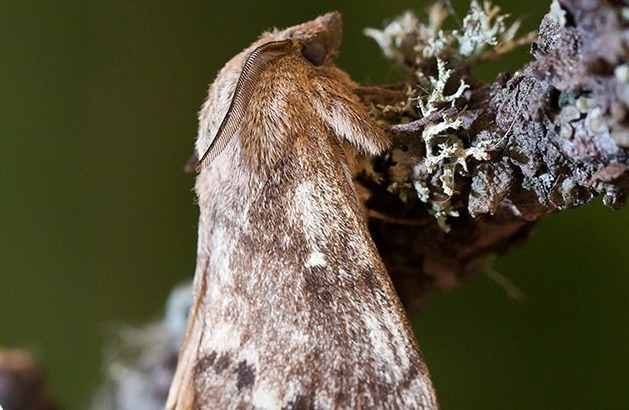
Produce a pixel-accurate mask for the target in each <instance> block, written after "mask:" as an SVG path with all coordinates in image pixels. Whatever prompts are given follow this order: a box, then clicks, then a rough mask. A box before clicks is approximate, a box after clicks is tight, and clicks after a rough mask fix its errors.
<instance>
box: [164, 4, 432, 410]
mask: <svg viewBox="0 0 629 410" xmlns="http://www.w3.org/2000/svg"><path fill="white" fill-rule="evenodd" d="M341 36H342V22H341V16H340V14H339V13H337V12H333V13H329V14H325V15H323V16H320V17H318V18H316V19H315V20H313V21H310V22H307V23H303V24H300V25H297V26H294V27H290V28H287V29H284V30H274V31H270V32H265V33H263V34H262V35H261V37H260V38H259V39H258V40H257V41H256V42H254V43H253V44H252V45H251V46H249V47H248V48H246V49H245V50H243V51H242V52H241V53H240V54H238V55H237V56H235V57H234V58H233V59H232V60H231V61H229V62H228V63H227V64H226V65H225V66H224V67H223V68H222V69H221V70H220V72H219V73H218V76H217V77H216V80H215V81H214V83H213V84H212V85H211V86H210V89H209V95H208V98H207V101H206V102H205V104H204V105H203V107H202V109H201V111H200V114H199V117H200V121H199V134H198V138H197V141H196V146H195V154H196V158H198V161H197V162H196V169H197V170H198V171H199V174H198V176H197V179H196V183H195V190H196V194H197V196H198V203H199V208H200V218H199V228H198V229H199V239H198V247H197V265H196V271H195V278H194V300H193V303H192V307H191V310H190V315H189V319H188V327H187V331H186V336H185V339H184V342H183V344H182V347H181V350H180V352H179V362H178V366H177V370H176V373H175V377H174V380H173V383H172V386H171V389H170V392H169V398H168V403H167V408H168V409H252V408H255V409H332V408H335V409H356V408H362V409H368V408H373V409H399V408H407V409H434V408H437V404H436V399H435V393H434V390H433V388H432V384H431V381H430V377H429V374H428V370H427V368H426V365H425V363H424V360H423V358H422V356H421V353H420V351H419V348H418V346H417V343H416V341H415V338H414V336H413V333H412V331H411V328H410V326H409V323H408V320H407V318H406V316H405V313H404V311H403V309H402V307H401V304H400V301H399V299H398V297H397V295H396V294H395V291H394V289H393V286H392V284H391V281H390V279H389V276H388V274H387V272H386V269H385V267H384V265H383V262H382V260H381V259H380V257H379V255H378V252H377V250H376V247H375V245H374V243H373V241H372V239H371V237H370V235H369V232H368V229H367V225H366V222H365V220H364V218H363V213H362V211H361V207H360V205H359V201H358V198H357V194H356V189H355V187H354V183H353V180H352V177H353V170H354V168H355V158H356V157H357V156H358V155H377V154H379V153H381V152H382V151H383V150H385V149H386V148H387V147H388V146H389V140H388V138H387V136H386V133H385V132H384V131H383V130H382V129H381V128H380V127H379V126H378V125H377V124H376V123H375V122H374V121H373V120H372V119H370V118H369V115H368V113H367V110H366V108H365V107H364V106H362V105H361V103H360V101H359V99H358V98H357V97H356V95H355V94H354V93H353V92H352V90H353V89H355V88H356V86H357V85H356V84H355V83H353V82H352V81H351V80H350V78H349V76H348V75H347V74H346V73H344V72H343V71H341V70H340V69H338V68H337V67H335V66H334V65H333V63H332V59H333V57H334V56H335V55H336V53H337V49H338V47H339V44H340V41H341Z"/></svg>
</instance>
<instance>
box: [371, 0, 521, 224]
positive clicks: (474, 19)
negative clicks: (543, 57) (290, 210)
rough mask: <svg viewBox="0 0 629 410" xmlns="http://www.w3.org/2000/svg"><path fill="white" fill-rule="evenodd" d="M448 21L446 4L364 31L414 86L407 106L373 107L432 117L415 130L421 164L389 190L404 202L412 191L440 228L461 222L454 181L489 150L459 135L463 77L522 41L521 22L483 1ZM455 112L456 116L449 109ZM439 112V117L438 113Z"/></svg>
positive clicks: (393, 182) (394, 181) (464, 89)
mask: <svg viewBox="0 0 629 410" xmlns="http://www.w3.org/2000/svg"><path fill="white" fill-rule="evenodd" d="M448 16H449V12H448V11H447V9H446V8H445V7H444V5H443V3H442V2H437V3H435V4H434V5H432V6H430V7H429V8H428V10H427V12H426V19H425V20H421V19H419V18H417V17H416V16H415V15H414V14H413V13H412V12H406V13H404V14H402V15H401V16H399V17H398V18H396V19H394V20H393V21H392V22H391V23H389V24H388V25H387V26H386V27H385V28H384V29H382V30H376V29H372V28H370V29H366V30H365V34H366V35H368V36H370V37H372V38H373V39H374V40H376V41H377V42H378V44H379V45H380V47H381V48H382V50H383V52H384V54H385V56H386V57H388V58H390V59H392V60H393V61H394V62H396V63H397V64H398V65H399V66H400V67H402V68H403V69H404V70H405V71H407V72H408V73H409V74H410V75H411V76H412V80H413V82H414V83H415V86H414V87H412V89H411V90H410V91H409V92H408V93H407V94H408V98H409V102H411V103H412V104H398V105H397V106H395V107H378V109H379V110H381V111H387V110H407V112H404V113H401V114H402V115H400V118H415V119H421V118H427V117H428V116H431V115H432V116H434V117H435V119H434V120H431V121H428V122H426V123H425V124H422V127H421V128H419V127H418V130H417V131H418V137H420V138H421V139H422V141H423V142H424V144H425V150H423V158H418V159H417V163H416V164H415V166H410V167H407V168H408V170H409V172H407V173H406V174H404V173H401V174H400V173H397V175H392V178H391V179H390V185H389V186H388V189H389V191H391V192H397V193H399V194H400V198H401V199H402V200H403V201H404V200H405V199H406V198H405V196H408V191H407V189H406V188H408V187H413V188H414V190H415V192H416V194H417V197H418V198H419V199H420V200H421V201H422V202H425V203H426V204H427V205H428V207H427V208H428V210H429V212H430V213H431V214H433V215H434V216H435V217H436V218H437V220H438V222H439V224H440V225H441V226H442V228H444V229H445V230H447V229H448V225H447V223H446V219H447V218H448V217H449V216H458V212H457V210H456V205H455V204H454V202H453V201H452V198H453V196H454V195H455V194H456V188H455V178H456V177H457V175H467V173H468V166H467V161H468V158H470V157H473V158H474V159H476V160H479V161H482V160H488V159H489V155H488V153H487V150H486V148H487V147H485V146H484V145H483V144H478V145H476V146H469V144H466V143H465V142H464V141H463V140H462V139H461V137H460V136H459V135H458V134H459V133H460V131H462V130H463V126H464V122H463V121H462V119H461V117H460V115H459V113H461V112H464V111H465V108H466V103H467V101H466V100H467V98H469V95H467V94H468V93H466V92H467V91H468V90H469V89H470V84H468V83H467V82H466V80H465V78H466V77H465V75H463V74H462V73H464V72H465V71H466V69H467V68H468V67H470V66H471V65H473V64H476V63H478V62H480V61H483V60H486V59H490V58H494V57H496V56H497V55H500V54H503V53H505V52H507V51H509V50H511V49H512V48H514V47H515V46H516V45H517V44H519V43H520V42H519V41H518V40H516V39H515V38H514V36H515V33H516V31H517V29H518V27H519V23H518V22H515V23H513V24H511V25H509V26H508V25H507V24H506V22H505V21H506V19H507V17H508V15H504V14H500V8H499V7H498V6H493V5H492V4H491V3H490V2H488V1H486V2H484V3H483V4H482V6H481V5H480V4H479V3H478V2H476V1H475V0H474V1H472V2H471V5H470V10H469V12H468V14H467V15H466V16H465V17H464V19H463V21H462V23H461V25H460V27H459V28H457V29H453V30H447V29H444V28H443V23H444V21H445V20H446V18H447V17H448ZM455 106H456V107H457V109H456V110H454V111H452V110H450V111H446V110H447V109H448V108H450V109H451V108H453V107H455ZM440 111H441V112H443V115H435V114H438V113H439V112H440ZM391 125H393V124H391ZM418 169H421V172H418Z"/></svg>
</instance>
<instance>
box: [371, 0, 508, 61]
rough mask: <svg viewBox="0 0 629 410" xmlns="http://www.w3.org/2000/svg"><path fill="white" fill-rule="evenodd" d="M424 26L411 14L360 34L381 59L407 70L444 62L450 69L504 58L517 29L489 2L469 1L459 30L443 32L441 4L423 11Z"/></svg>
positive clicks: (442, 7)
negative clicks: (375, 46) (378, 51)
mask: <svg viewBox="0 0 629 410" xmlns="http://www.w3.org/2000/svg"><path fill="white" fill-rule="evenodd" d="M426 15H427V17H428V19H427V20H428V21H427V22H422V21H421V20H419V19H418V18H417V17H416V16H415V15H414V14H413V13H412V12H408V11H407V12H406V13H404V14H402V15H401V16H399V17H398V18H396V19H394V20H393V21H392V22H391V23H389V24H388V25H387V26H386V27H385V28H384V29H382V30H378V29H374V28H367V29H365V30H364V33H365V34H366V35H367V36H369V37H372V38H373V39H374V40H376V42H377V43H378V44H379V45H380V47H381V48H382V50H383V52H384V55H385V56H386V57H387V58H390V59H392V60H394V61H396V62H397V63H398V64H400V65H404V66H408V65H409V64H410V65H411V67H410V68H411V69H413V70H416V69H417V68H420V69H421V67H423V66H424V65H425V63H426V62H428V61H430V60H431V59H435V58H436V59H442V60H447V61H448V62H449V63H450V64H451V65H453V66H460V65H470V64H473V63H475V62H478V61H479V60H487V59H491V58H494V57H496V56H497V55H501V54H504V53H506V52H508V51H510V50H512V49H513V48H515V47H516V46H517V45H518V44H520V41H519V39H516V38H515V34H516V32H517V30H518V28H519V26H520V22H519V21H516V22H514V23H513V24H511V25H510V26H507V24H506V23H505V21H506V19H507V18H508V17H509V16H508V15H507V14H500V7H498V6H494V5H492V4H491V2H489V1H485V2H483V5H482V7H481V5H480V4H479V3H478V2H477V1H476V0H473V1H472V2H471V3H470V10H469V12H468V14H467V15H466V16H465V18H464V19H463V23H462V25H461V27H460V28H459V29H456V30H447V29H443V28H442V25H443V22H444V20H445V19H446V18H447V17H448V16H449V13H448V11H447V9H446V8H445V7H444V5H443V3H442V2H437V3H435V4H433V5H432V6H430V7H429V8H428V9H427V10H426Z"/></svg>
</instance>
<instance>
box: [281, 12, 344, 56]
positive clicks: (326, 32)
mask: <svg viewBox="0 0 629 410" xmlns="http://www.w3.org/2000/svg"><path fill="white" fill-rule="evenodd" d="M272 36H273V39H274V40H276V41H278V40H288V39H293V40H297V41H298V42H299V43H300V44H301V47H302V48H301V53H302V54H303V56H304V57H305V58H306V59H307V60H308V61H310V62H311V63H312V64H314V65H316V66H320V65H323V64H324V63H326V62H330V61H331V60H332V58H334V57H335V56H336V54H337V52H338V48H339V46H340V45H341V39H342V37H343V21H342V20H341V13H339V12H338V11H334V12H331V13H327V14H324V15H322V16H319V17H317V18H316V19H314V20H312V21H309V22H306V23H303V24H299V25H297V26H293V27H289V28H287V29H285V30H281V31H274V32H273V33H272Z"/></svg>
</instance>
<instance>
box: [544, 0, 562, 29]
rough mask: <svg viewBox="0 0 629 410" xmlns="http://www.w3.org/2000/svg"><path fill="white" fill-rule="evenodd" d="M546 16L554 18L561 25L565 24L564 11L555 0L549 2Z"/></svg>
mask: <svg viewBox="0 0 629 410" xmlns="http://www.w3.org/2000/svg"><path fill="white" fill-rule="evenodd" d="M548 17H550V18H551V19H553V20H555V21H556V22H557V23H558V24H559V25H560V26H561V27H564V26H565V25H566V11H565V10H564V9H562V8H561V6H560V5H559V2H558V1H557V0H553V2H552V3H550V11H549V12H548Z"/></svg>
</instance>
